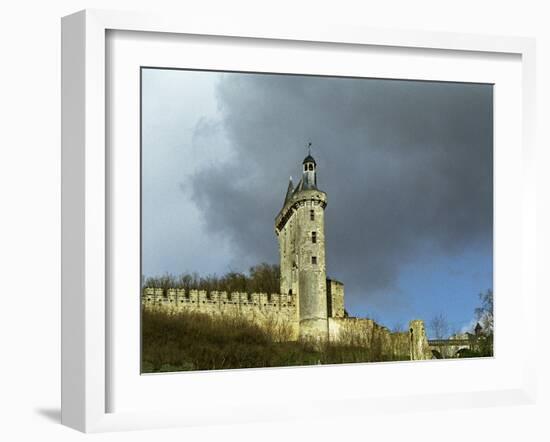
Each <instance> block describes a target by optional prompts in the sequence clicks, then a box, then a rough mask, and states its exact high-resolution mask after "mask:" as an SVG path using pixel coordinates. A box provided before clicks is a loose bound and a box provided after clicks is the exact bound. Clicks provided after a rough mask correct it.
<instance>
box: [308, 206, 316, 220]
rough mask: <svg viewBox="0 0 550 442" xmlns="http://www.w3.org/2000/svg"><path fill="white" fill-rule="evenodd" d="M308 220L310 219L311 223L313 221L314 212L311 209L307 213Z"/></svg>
mask: <svg viewBox="0 0 550 442" xmlns="http://www.w3.org/2000/svg"><path fill="white" fill-rule="evenodd" d="M309 219H310V220H311V221H315V210H313V209H311V210H310V211H309Z"/></svg>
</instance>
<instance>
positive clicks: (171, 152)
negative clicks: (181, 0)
mask: <svg viewBox="0 0 550 442" xmlns="http://www.w3.org/2000/svg"><path fill="white" fill-rule="evenodd" d="M142 74H143V75H142V80H143V83H142V94H143V95H142V103H143V108H142V136H143V144H142V155H143V165H142V234H143V243H142V252H143V253H142V266H143V273H144V275H145V276H155V275H160V274H164V273H167V272H168V273H173V274H178V273H182V272H197V273H199V274H202V275H206V274H213V273H217V274H223V273H225V272H227V271H229V270H237V271H246V270H247V269H248V268H249V267H250V266H252V265H255V264H257V263H259V262H271V263H277V262H278V251H277V241H276V238H275V234H274V231H273V220H274V218H275V216H276V214H277V212H278V211H279V209H280V208H281V207H280V206H281V204H282V201H283V199H284V194H285V191H286V187H287V184H288V177H289V175H293V176H294V177H295V179H296V180H297V179H299V176H300V166H301V161H302V159H303V157H304V156H305V155H306V149H305V145H306V144H307V142H309V141H311V142H312V143H313V152H312V153H313V155H314V156H315V158H316V160H317V163H318V185H319V187H320V188H321V190H324V191H325V192H326V193H327V195H328V206H327V209H326V233H327V246H326V247H327V272H328V274H329V276H330V277H333V278H335V279H338V280H340V281H342V282H344V284H345V287H346V306H347V310H348V311H349V313H350V314H352V315H356V316H362V317H364V316H367V317H373V318H375V319H377V320H378V321H379V322H380V323H382V324H384V325H386V326H388V327H390V328H393V327H394V326H396V325H400V326H406V324H407V323H408V321H409V320H410V319H417V318H418V319H424V320H425V321H426V322H427V323H428V322H429V321H430V319H431V318H433V317H434V316H435V315H438V314H442V315H444V316H445V317H446V318H447V320H448V322H449V325H450V329H451V331H459V330H463V329H464V328H465V327H467V326H468V325H469V324H470V323H471V322H472V319H473V313H474V308H475V307H476V306H477V305H478V293H479V292H481V291H485V290H487V289H489V288H492V278H493V275H492V232H493V231H492V222H493V218H492V216H493V213H492V201H493V197H492V191H493V188H492V177H493V168H492V160H493V152H492V140H493V138H492V118H493V113H492V106H493V105H492V100H493V90H492V86H491V85H479V84H460V83H441V82H439V83H431V82H415V81H398V80H372V79H344V78H330V77H307V76H292V75H261V74H239V73H218V72H200V71H180V70H161V69H145V70H143V72H142ZM497 297H498V294H497Z"/></svg>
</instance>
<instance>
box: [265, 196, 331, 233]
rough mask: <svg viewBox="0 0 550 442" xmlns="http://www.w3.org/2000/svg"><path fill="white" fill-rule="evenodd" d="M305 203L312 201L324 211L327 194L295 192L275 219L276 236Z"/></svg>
mask: <svg viewBox="0 0 550 442" xmlns="http://www.w3.org/2000/svg"><path fill="white" fill-rule="evenodd" d="M306 201H312V202H313V203H314V204H319V205H321V207H322V208H323V209H324V208H325V207H326V206H327V194H326V193H325V192H323V191H322V190H317V189H308V190H300V191H299V192H296V193H295V194H294V195H293V196H292V197H291V198H290V199H289V200H288V201H287V202H286V204H285V205H284V206H283V208H282V209H281V210H280V211H279V213H278V214H277V216H276V218H275V233H276V234H277V236H278V235H279V232H280V231H281V230H282V229H283V228H284V226H285V225H286V223H287V222H288V220H289V219H290V218H291V217H292V214H293V213H294V211H295V210H296V209H297V208H298V207H300V206H301V205H304V204H305V203H306Z"/></svg>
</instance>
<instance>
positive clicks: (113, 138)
mask: <svg viewBox="0 0 550 442" xmlns="http://www.w3.org/2000/svg"><path fill="white" fill-rule="evenodd" d="M62 43H63V97H62V99H63V197H62V202H63V234H62V240H63V245H62V252H63V277H62V283H63V284H62V287H63V312H62V313H63V314H62V317H63V331H62V339H63V342H62V349H63V379H62V381H63V382H62V384H63V394H62V402H63V403H62V420H63V423H65V424H66V425H69V426H71V427H74V428H77V429H80V430H82V431H107V430H111V429H123V428H133V429H135V428H153V427H164V426H185V425H197V424H208V423H209V422H211V421H214V420H215V421H216V422H218V423H220V422H222V423H223V422H249V421H258V420H266V419H284V418H286V417H300V418H307V417H309V416H323V415H324V414H327V415H328V413H330V414H331V415H334V413H336V414H350V413H355V414H357V413H360V414H365V413H369V412H370V411H372V410H374V409H376V407H379V406H380V404H381V403H384V404H385V405H384V407H385V409H387V410H388V411H390V412H391V411H395V410H400V409H409V408H410V407H413V408H414V407H432V408H441V407H465V406H469V404H471V403H472V401H475V403H477V404H479V405H490V404H498V403H502V402H506V403H511V402H513V403H526V402H529V401H531V400H532V395H533V389H534V373H533V366H532V364H533V363H534V359H530V358H531V356H532V353H531V351H532V350H533V348H532V346H533V345H534V342H533V341H531V340H530V339H529V336H533V334H534V330H535V324H534V323H533V322H532V321H526V320H525V319H526V318H529V317H531V313H532V312H533V311H534V309H535V298H534V296H535V290H534V288H533V286H534V276H533V272H534V266H531V265H529V262H530V261H529V260H533V259H534V257H533V254H531V253H530V252H529V251H530V250H533V247H534V246H535V239H534V229H531V228H530V227H532V225H533V223H534V215H533V205H534V202H533V199H532V197H531V194H532V192H533V190H534V179H533V177H532V175H531V174H530V173H529V171H530V168H529V165H530V161H532V156H531V152H532V149H533V147H532V142H533V141H532V137H533V129H532V117H533V96H534V80H533V75H534V70H533V63H534V60H533V57H534V50H533V42H532V41H531V40H529V39H522V38H504V37H500V38H497V37H488V36H485V37H483V36H472V35H455V34H444V33H441V34H429V33H422V32H389V31H377V30H366V29H350V28H341V27H334V28H330V27H329V28H322V29H321V28H316V27H315V26H311V27H307V28H306V29H294V28H292V27H291V26H287V27H284V26H283V27H276V28H273V27H270V26H261V27H260V26H257V27H256V26H250V25H244V24H237V23H231V24H225V25H220V24H219V23H218V24H213V23H211V24H209V23H207V22H205V23H201V22H199V21H193V22H190V21H179V20H171V19H169V18H166V17H153V16H145V15H140V14H129V13H113V12H107V11H84V12H80V13H77V14H74V15H72V16H68V17H66V18H64V19H63V39H62ZM289 177H290V178H289ZM518 323H521V324H522V333H521V334H519V333H517V324H518ZM520 346H521V347H522V349H523V350H522V352H521V353H518V351H517V348H519V347H520ZM529 361H531V362H529ZM289 396H292V397H293V400H292V401H291V403H289V401H288V397H289ZM327 403H331V404H333V405H334V406H331V407H326V406H323V404H325V405H326V404H327ZM228 407H230V408H231V410H233V411H232V413H227V412H226V410H227V409H228Z"/></svg>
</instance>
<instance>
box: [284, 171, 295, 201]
mask: <svg viewBox="0 0 550 442" xmlns="http://www.w3.org/2000/svg"><path fill="white" fill-rule="evenodd" d="M293 193H294V184H292V177H290V179H289V180H288V189H287V191H286V196H285V204H286V203H287V201H288V200H289V199H290V198H291V197H292V194H293Z"/></svg>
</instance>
